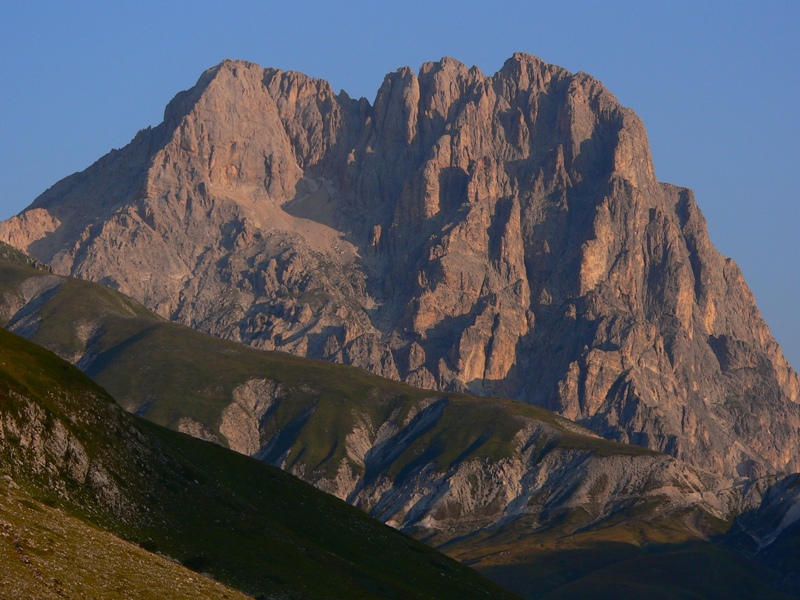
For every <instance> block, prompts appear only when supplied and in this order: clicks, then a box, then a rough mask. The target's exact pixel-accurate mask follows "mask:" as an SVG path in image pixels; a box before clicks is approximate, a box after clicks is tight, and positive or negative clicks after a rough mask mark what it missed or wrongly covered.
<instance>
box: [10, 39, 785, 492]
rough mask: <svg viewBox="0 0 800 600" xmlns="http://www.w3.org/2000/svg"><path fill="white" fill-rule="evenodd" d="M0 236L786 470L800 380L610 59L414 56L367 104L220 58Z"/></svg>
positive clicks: (404, 371)
mask: <svg viewBox="0 0 800 600" xmlns="http://www.w3.org/2000/svg"><path fill="white" fill-rule="evenodd" d="M0 239H2V240H4V241H7V242H9V243H10V244H12V245H14V246H16V247H17V248H20V249H22V250H24V251H25V252H27V253H28V254H30V255H31V256H33V257H35V258H37V259H39V260H41V261H44V262H46V263H48V264H49V265H50V266H51V267H52V268H53V269H54V271H55V272H56V273H59V274H65V275H66V274H69V275H76V276H79V277H83V278H86V279H92V280H96V281H101V282H103V283H106V284H109V285H111V286H113V287H115V288H117V289H119V290H120V291H122V292H124V293H125V294H128V295H130V296H132V297H134V298H135V299H137V300H139V301H140V302H142V303H143V304H145V305H146V306H148V307H149V308H152V309H153V310H155V311H157V312H158V313H159V314H161V315H163V316H165V317H168V318H170V319H173V320H176V321H180V322H183V323H186V324H188V325H191V326H192V327H195V328H198V329H201V330H203V331H207V332H210V333H213V334H216V335H218V336H222V337H227V338H230V339H234V340H240V341H243V342H245V343H248V344H251V345H253V346H256V347H259V348H267V349H279V350H285V351H289V352H292V353H295V354H298V355H303V356H310V357H316V358H324V359H328V360H333V361H337V362H342V363H347V364H352V365H356V366H360V367H364V368H366V369H369V370H371V371H373V372H375V373H377V374H380V375H383V376H386V377H390V378H394V379H398V380H402V381H405V382H408V383H411V384H414V385H417V386H421V387H426V388H430V389H438V390H455V391H469V392H471V393H477V394H483V395H503V396H508V397H512V398H518V399H521V400H524V401H526V402H529V403H533V404H537V405H541V406H544V407H546V408H548V409H551V410H554V411H556V412H558V413H560V414H562V415H564V416H566V417H568V418H570V419H573V420H575V421H578V422H579V423H581V424H582V425H584V426H586V427H588V428H590V429H592V430H594V431H596V432H598V433H600V434H602V435H605V436H608V437H611V438H613V439H615V440H618V441H623V442H630V443H635V444H639V445H642V446H645V447H648V448H652V449H655V450H659V451H662V452H666V453H669V454H672V455H673V456H676V457H678V458H681V459H683V460H686V461H688V462H690V463H692V464H694V465H696V466H698V467H700V468H703V469H707V470H710V471H713V472H716V473H717V474H721V475H725V476H727V477H731V478H737V477H758V476H761V475H765V474H769V473H774V472H779V471H798V470H800V458H798V457H800V436H799V435H798V432H800V406H798V401H799V400H800V381H799V380H798V377H797V374H796V373H795V372H794V371H792V369H791V368H790V366H789V365H788V363H787V362H786V360H785V359H784V357H783V354H782V353H781V350H780V348H779V346H778V344H777V343H776V342H775V340H774V339H773V338H772V336H771V334H770V332H769V329H768V327H767V326H766V324H765V323H764V321H763V320H762V318H761V316H760V314H759V311H758V309H757V307H756V305H755V301H754V299H753V296H752V294H751V292H750V290H749V289H748V287H747V285H746V283H745V282H744V279H743V278H742V275H741V272H740V271H739V269H738V267H737V266H736V265H735V264H734V263H733V261H731V260H730V259H726V258H724V257H723V256H721V255H720V254H719V253H718V252H717V251H716V250H715V249H714V247H713V245H712V244H711V242H710V241H709V238H708V233H707V230H706V225H705V221H704V219H703V217H702V215H701V213H700V210H699V209H698V207H697V205H696V203H695V200H694V197H693V195H692V193H691V191H689V190H687V189H684V188H679V187H675V186H672V185H668V184H664V183H660V182H659V181H658V180H657V179H656V176H655V170H654V167H653V164H652V160H651V157H650V152H649V147H648V142H647V137H646V133H645V130H644V127H643V125H642V123H641V121H640V120H639V118H638V117H637V116H636V115H635V114H634V113H633V111H631V110H630V109H627V108H624V107H622V106H621V105H620V104H619V103H618V102H617V100H616V99H615V98H614V96H613V95H612V94H611V93H610V92H608V91H607V90H606V89H605V88H604V87H603V85H602V84H601V83H600V82H598V81H597V80H595V79H593V78H592V77H591V76H589V75H586V74H584V73H578V74H572V73H569V72H568V71H566V70H564V69H562V68H560V67H556V66H553V65H549V64H546V63H544V62H542V61H541V60H539V59H537V58H535V57H532V56H529V55H526V54H515V55H514V56H513V57H512V58H510V59H509V60H508V61H506V63H505V65H504V66H503V68H502V69H501V70H500V71H498V72H497V73H495V74H494V75H492V76H486V75H484V74H482V73H481V72H480V71H479V70H478V69H477V68H476V67H472V68H467V67H466V66H465V65H463V64H462V63H460V62H458V61H456V60H453V59H450V58H445V59H442V60H441V61H439V62H432V63H425V64H424V65H423V66H422V67H421V69H420V71H419V73H417V74H415V73H414V72H413V71H411V70H410V69H408V68H403V69H400V70H398V71H396V72H394V73H392V74H390V75H388V76H387V77H386V78H385V80H384V82H383V84H382V86H381V88H380V89H379V90H378V93H377V96H376V99H375V102H374V104H370V103H369V102H367V101H366V100H364V99H361V100H353V99H351V98H350V97H348V96H347V94H345V93H344V92H342V93H340V94H338V95H337V94H335V93H334V92H333V90H332V89H331V86H330V85H329V84H328V83H327V82H325V81H321V80H316V79H311V78H309V77H306V76H305V75H302V74H299V73H294V72H283V71H280V70H276V69H262V68H261V67H259V66H257V65H254V64H252V63H247V62H242V61H224V62H223V63H222V64H220V65H218V66H216V67H214V68H212V69H209V70H208V71H206V72H205V73H204V74H203V75H202V76H201V77H200V79H199V80H198V82H197V84H196V85H195V86H194V87H193V88H192V89H190V90H188V91H185V92H181V93H180V94H178V95H177V96H176V97H175V98H174V99H173V100H172V101H171V102H170V103H169V105H168V106H167V108H166V110H165V115H164V121H163V123H161V124H160V125H159V126H158V127H156V128H153V129H146V130H143V131H141V132H139V133H138V134H137V136H136V137H135V138H134V140H133V141H132V142H131V143H130V144H129V145H128V146H126V147H125V148H123V149H121V150H118V151H112V152H111V153H109V154H108V155H106V156H105V157H103V158H101V159H100V160H99V161H97V162H96V163H95V164H94V165H92V166H91V167H89V168H88V169H87V170H86V171H84V172H82V173H77V174H75V175H72V176H70V177H68V178H66V179H64V180H63V181H61V182H59V183H57V184H56V185H54V186H53V187H52V188H51V189H49V190H47V191H46V192H45V193H44V194H42V195H41V196H40V197H39V198H37V199H36V200H35V201H34V202H33V204H32V205H31V206H30V207H29V208H27V209H26V210H25V211H23V212H22V213H21V214H20V215H18V216H16V217H13V218H12V219H9V220H8V221H6V222H4V223H2V224H0Z"/></svg>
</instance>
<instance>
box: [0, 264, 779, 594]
mask: <svg viewBox="0 0 800 600" xmlns="http://www.w3.org/2000/svg"><path fill="white" fill-rule="evenodd" d="M0 298H2V300H3V302H2V304H0V314H3V315H5V316H4V319H6V321H5V326H6V327H8V328H10V329H12V330H16V331H20V332H24V333H25V334H26V335H28V336H29V337H30V338H31V339H32V340H35V341H37V342H38V343H42V344H45V345H47V346H48V347H50V348H52V349H53V350H55V351H57V352H59V353H60V354H62V355H63V356H66V357H69V358H70V359H71V360H72V361H74V362H76V363H77V364H78V365H80V366H81V367H82V368H83V369H84V370H85V371H86V372H87V373H89V374H91V376H92V377H93V378H94V379H95V380H96V381H98V382H100V383H101V384H102V385H104V386H105V387H107V389H109V390H111V391H112V392H113V393H114V394H116V395H118V398H119V401H120V403H122V404H123V405H124V406H125V407H126V408H127V409H128V410H131V411H136V412H138V413H139V414H141V415H143V416H145V417H146V418H148V419H151V420H153V421H155V422H157V423H160V424H163V425H166V426H169V427H171V428H173V429H178V430H181V431H184V432H187V433H190V434H192V435H194V436H196V437H201V438H205V439H208V440H212V441H214V442H216V443H219V444H222V445H227V446H229V447H231V448H234V449H236V450H237V451H239V452H242V453H244V454H250V455H253V456H256V457H259V458H261V459H262V460H265V461H267V462H271V463H273V464H275V465H278V466H281V467H283V468H284V469H287V470H289V471H291V472H293V473H295V474H297V475H298V476H300V477H302V478H304V479H305V480H306V481H309V482H311V483H313V484H314V485H316V486H317V487H319V488H321V489H323V490H326V491H328V492H331V493H333V494H335V495H337V496H339V497H340V498H343V499H346V500H347V501H348V502H350V503H352V504H355V505H356V506H359V507H360V508H362V509H363V510H365V511H367V512H369V513H370V514H372V515H373V516H375V517H377V518H379V519H381V520H383V521H387V522H390V523H391V524H393V525H394V526H395V527H399V528H401V529H402V530H404V531H406V532H408V533H411V534H413V535H414V536H416V537H419V538H421V539H423V540H425V541H426V542H427V543H429V544H431V545H434V546H436V547H438V548H441V549H442V550H444V551H446V552H447V553H449V554H451V555H452V556H454V557H457V558H459V559H460V560H464V561H465V562H467V564H471V565H473V566H474V567H475V568H477V569H479V570H480V571H482V572H484V573H486V574H487V575H489V576H490V577H492V578H494V579H495V580H496V581H498V582H499V583H502V584H503V585H506V586H508V587H510V588H511V589H513V590H515V591H517V592H518V593H520V594H522V595H524V596H526V597H532V598H533V597H539V596H541V595H542V594H543V593H544V592H546V591H548V592H549V591H553V592H555V590H556V589H558V587H559V586H562V585H565V584H567V583H569V582H572V581H574V580H580V579H583V578H584V577H588V578H589V579H587V580H586V581H592V580H593V578H599V580H603V579H604V578H605V579H609V578H610V579H609V580H611V581H614V580H615V578H616V577H617V575H614V573H618V572H622V571H618V569H624V568H626V567H623V566H622V565H624V564H626V563H627V561H630V560H645V561H650V562H647V564H650V565H651V567H652V568H651V569H649V570H648V569H644V570H642V572H641V573H640V576H641V580H640V583H639V585H640V586H645V588H637V589H651V590H658V589H662V588H663V586H664V585H666V584H665V582H664V581H662V580H661V579H659V578H660V577H661V576H660V575H659V573H660V572H661V567H660V566H659V565H660V564H661V563H659V562H658V560H657V559H651V558H647V557H648V556H650V554H651V553H652V552H653V551H654V549H656V548H660V549H661V552H663V553H666V552H668V551H669V552H672V551H673V550H674V551H676V552H678V554H677V555H676V556H677V557H673V559H672V560H676V561H678V562H680V561H681V560H683V559H684V558H685V559H686V560H687V561H689V558H690V557H696V556H698V554H696V553H697V552H699V553H700V555H707V556H708V557H709V560H713V561H715V564H717V567H715V568H717V569H718V571H719V572H720V573H723V574H725V577H726V579H728V580H730V581H732V582H739V583H740V584H741V589H742V590H756V589H757V590H760V591H761V592H763V594H765V597H769V594H770V593H772V592H771V591H770V587H769V585H768V583H765V582H767V581H771V580H772V579H775V578H776V577H777V575H774V574H768V575H766V576H763V581H761V580H760V579H759V578H760V577H762V574H760V573H759V572H758V569H757V568H756V567H754V566H753V565H752V564H750V563H747V562H746V561H745V560H744V559H743V558H742V557H739V556H737V555H735V554H733V553H731V552H728V551H726V550H723V549H721V548H719V547H717V546H713V545H702V544H703V543H704V541H705V540H708V539H711V538H716V537H717V536H718V535H719V534H721V533H722V532H724V531H725V530H726V529H727V527H728V525H729V522H730V519H731V518H732V516H733V515H735V514H737V513H738V512H741V511H742V510H746V509H748V508H755V507H756V506H757V505H758V502H759V498H760V496H759V495H758V494H757V493H755V492H754V491H753V490H750V491H747V490H746V489H745V488H744V487H742V486H738V487H731V485H732V484H731V482H729V481H725V480H723V479H721V478H719V477H716V476H713V475H711V474H708V473H704V472H702V471H699V470H697V469H695V468H692V467H690V466H689V465H686V464H684V463H681V462H680V461H677V460H675V459H673V458H670V457H667V456H664V455H660V454H658V453H655V452H652V451H649V450H646V449H644V448H640V447H637V446H628V445H621V444H617V443H614V442H610V441H608V440H604V439H602V438H599V437H597V436H595V435H593V434H591V433H590V432H588V431H587V430H584V429H582V428H581V427H579V426H578V425H576V424H574V423H571V422H569V421H567V420H566V419H563V418H560V417H558V416H556V415H553V414H552V413H548V412H547V411H544V410H542V409H539V408H537V407H534V406H530V405H526V404H523V403H519V402H513V401H509V400H502V399H496V398H476V397H469V396H465V395H462V394H452V393H451V394H441V393H432V392H430V391H426V390H422V389H417V388H411V387H409V386H406V385H403V384H400V383H397V382H393V381H389V380H385V379H381V378H378V377H375V376H373V375H370V374H369V373H366V372H364V371H362V370H359V369H354V368H352V367H347V366H343V365H335V364H331V363H327V362H321V361H312V360H309V359H301V358H297V357H293V356H291V355H288V354H284V353H276V352H264V351H258V350H254V349H252V348H248V347H246V346H242V345H240V344H237V343H233V342H228V341H224V340H220V339H217V338H214V337H212V336H208V335H205V334H202V333H199V332H196V331H193V330H191V329H189V328H186V327H183V326H180V325H177V324H174V323H170V322H168V321H165V320H163V319H160V318H158V317H156V316H155V315H152V314H149V313H148V312H147V311H146V310H145V309H144V308H143V307H141V306H140V305H138V304H137V303H135V302H133V301H131V300H129V299H127V298H125V297H123V296H122V295H120V294H118V293H116V292H114V291H112V290H110V289H108V288H105V287H104V286H101V285H98V284H94V283H91V282H86V281H80V280H73V279H69V278H64V277H59V276H54V275H52V274H50V273H47V272H44V271H41V270H39V271H37V270H34V269H31V268H30V267H28V266H27V265H25V264H21V263H20V262H17V263H12V262H10V261H0ZM686 544H689V545H690V546H691V547H689V548H684V550H680V548H682V547H683V546H682V545H686ZM698 544H699V545H700V546H698ZM695 546H696V547H695ZM665 556H666V554H665ZM670 556H672V555H670ZM576 561H579V562H580V568H578V567H577V566H576ZM652 561H655V562H652ZM689 562H690V561H689ZM686 568H689V566H688V565H687V566H686ZM586 581H584V584H586ZM618 583H619V582H618ZM587 585H588V584H587ZM604 585H610V584H609V583H608V582H606V584H604ZM681 585H682V584H681ZM737 585H738V584H737ZM647 586H650V588H647ZM696 587H697V586H696V584H692V588H693V589H694V588H696ZM682 589H683V588H682ZM708 589H709V590H710V589H711V587H709V588H708ZM709 593H710V592H709ZM742 594H743V595H742V596H741V597H747V594H746V593H745V592H742ZM707 597H714V596H713V595H709V596H707ZM776 597H780V596H776Z"/></svg>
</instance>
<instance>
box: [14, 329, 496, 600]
mask: <svg viewBox="0 0 800 600" xmlns="http://www.w3.org/2000/svg"><path fill="white" fill-rule="evenodd" d="M0 348H2V361H1V362H0V423H2V426H1V427H2V428H1V429H0V436H2V437H0V464H2V466H3V469H4V470H5V471H6V473H7V475H8V476H9V477H10V478H11V481H13V482H15V484H16V485H18V486H19V488H20V489H21V493H25V494H28V495H29V496H30V497H31V498H32V500H33V502H34V504H31V506H34V507H35V506H40V505H41V504H45V505H47V506H53V507H58V508H60V509H62V510H65V511H66V512H67V513H69V514H71V515H72V516H74V517H76V518H79V519H81V520H83V521H86V522H88V523H91V524H94V525H95V526H100V527H102V528H103V529H105V530H107V531H110V532H112V533H114V534H117V535H119V536H121V537H123V538H124V539H127V540H130V541H133V542H135V543H137V544H138V545H139V546H141V547H142V548H145V549H147V550H150V551H157V552H159V553H161V554H163V555H165V556H167V557H171V558H173V559H175V560H177V561H179V562H180V563H182V564H183V565H185V566H186V567H189V568H190V569H193V570H196V571H200V572H203V573H208V574H210V575H211V576H213V577H214V578H215V579H217V580H219V581H221V582H224V583H226V584H227V585H229V586H232V587H235V588H238V589H240V590H243V591H245V592H247V593H249V594H253V595H258V594H263V595H267V596H269V595H272V594H276V593H283V594H285V595H286V597H298V598H300V597H305V598H356V597H358V598H373V597H374V598H386V597H389V598H391V597H394V598H430V597H436V598H467V597H469V598H500V597H505V596H506V594H505V593H504V592H503V591H501V590H500V589H499V588H496V587H495V586H493V585H492V584H490V583H489V582H488V581H486V580H483V579H482V578H481V577H480V576H478V575H477V573H475V572H474V571H472V570H470V569H468V568H465V567H463V566H461V565H460V564H459V563H457V562H455V561H453V560H451V559H449V558H447V557H445V556H443V555H441V554H439V553H437V552H435V551H433V550H431V549H429V548H428V547H426V546H424V545H422V544H420V543H419V542H416V541H415V540H413V539H411V538H408V537H406V536H404V535H403V534H400V533H398V532H396V531H394V530H392V529H391V528H389V527H386V526H383V525H381V524H379V523H377V522H375V521H374V520H372V519H370V518H369V517H367V516H366V515H365V514H363V513H362V512H360V511H358V510H356V509H354V508H352V507H350V506H348V505H347V504H345V503H344V502H341V501H339V500H336V499H335V498H332V497H330V496H328V495H326V494H323V493H321V492H319V491H317V490H315V489H314V488H313V487H311V486H309V485H307V484H305V483H303V482H301V481H299V480H297V479H295V478H293V477H291V476H289V475H287V474H285V473H283V472H281V471H280V470H278V469H275V468H273V467H270V466H269V465H267V464H265V463H262V462H258V461H255V460H252V459H250V458H247V457H244V456H241V455H239V454H236V453H233V452H230V451H227V450H225V449H223V448H220V447H218V446H216V445H213V444H208V443H205V442H202V441H199V440H195V439H193V438H190V437H188V436H185V435H182V434H179V433H175V432H171V431H168V430H165V429H163V428H161V427H158V426H157V425H153V424H150V423H147V422H145V421H142V420H139V419H136V418H135V417H133V416H131V415H127V414H125V413H124V412H123V411H122V410H121V409H119V408H118V407H117V406H116V405H115V404H114V403H113V400H112V399H111V398H110V397H109V396H108V395H107V394H106V393H105V392H104V391H103V390H102V389H100V388H99V387H97V386H96V385H95V384H93V383H92V382H90V381H89V380H88V379H87V378H86V377H85V376H84V375H83V374H82V373H81V372H80V371H78V370H77V369H75V368H74V367H72V366H70V365H68V364H67V363H65V362H64V361H62V360H60V359H59V358H57V357H56V356H55V355H53V354H51V353H50V352H48V351H46V350H44V349H41V348H39V347H37V346H34V345H33V344H31V343H29V342H27V341H25V340H22V339H21V338H18V337H17V336H14V335H13V334H10V333H8V332H5V331H0ZM11 504H13V502H6V504H5V506H6V507H7V506H9V505H11ZM34 510H35V508H34ZM70 522H71V523H74V521H70ZM66 535H68V536H69V535H72V534H71V533H67V534H66ZM34 538H35V536H34V537H32V539H34ZM46 539H49V538H46ZM49 543H50V542H48V541H46V540H42V539H34V541H33V545H35V546H36V545H39V544H41V545H43V546H47V545H48V544H49ZM138 555H141V553H138ZM136 556H137V555H136V554H134V555H132V558H131V562H130V563H129V564H128V565H127V566H124V565H120V567H119V568H121V569H122V570H123V571H125V570H126V569H131V570H133V569H135V568H136V560H135V557H136ZM12 562H13V561H12ZM76 566H77V565H76V564H74V563H73V564H70V563H68V564H66V565H62V568H64V569H65V570H67V571H69V572H70V573H73V575H74V572H75V569H76ZM312 573H313V576H309V574H312ZM87 577H90V575H88V574H87ZM59 579H61V578H59Z"/></svg>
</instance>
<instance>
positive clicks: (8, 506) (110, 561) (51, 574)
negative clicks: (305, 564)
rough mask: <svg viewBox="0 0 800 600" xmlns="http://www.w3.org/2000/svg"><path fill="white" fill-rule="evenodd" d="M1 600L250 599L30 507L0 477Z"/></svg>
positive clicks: (46, 508)
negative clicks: (33, 599) (67, 599)
mask: <svg viewBox="0 0 800 600" xmlns="http://www.w3.org/2000/svg"><path fill="white" fill-rule="evenodd" d="M0 597H2V598H36V599H38V600H50V599H58V598H105V599H118V600H126V599H128V598H141V599H142V600H160V599H162V598H174V599H175V600H191V599H195V598H209V599H211V598H213V599H219V600H245V599H246V598H248V596H246V595H244V594H242V593H241V592H239V591H236V590H233V589H231V588H228V587H225V586H223V585H222V584H220V583H217V582H215V581H213V580H211V579H209V578H208V577H204V576H202V575H199V574H197V573H194V572H192V571H190V570H189V569H187V568H186V567H184V566H182V565H180V564H179V563H176V562H175V561H171V560H168V559H167V558H165V557H163V556H159V555H157V554H153V553H152V552H148V551H146V550H144V549H142V548H140V547H139V546H137V545H135V544H132V543H130V542H126V541H124V540H122V539H121V538H119V537H117V536H115V535H113V534H111V533H108V532H107V531H105V530H102V529H99V528H97V527H93V526H91V525H89V524H87V523H86V522H85V521H82V520H80V519H77V518H75V517H74V516H72V515H70V514H67V513H65V512H64V511H62V510H59V509H58V508H55V507H53V506H50V505H48V504H45V503H44V502H41V501H37V500H35V499H34V498H33V497H32V496H31V495H30V494H29V493H27V492H26V491H25V490H24V489H22V488H20V487H18V486H17V485H16V484H15V483H14V482H13V480H12V479H11V477H10V476H7V477H0Z"/></svg>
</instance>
